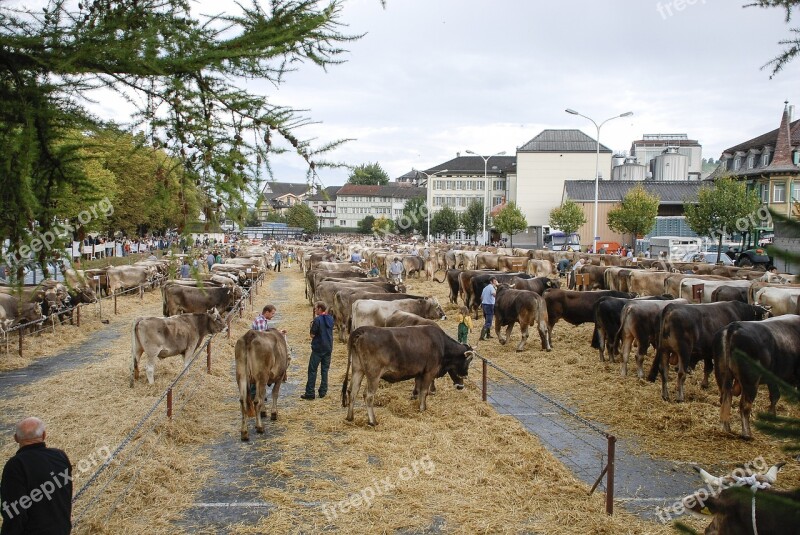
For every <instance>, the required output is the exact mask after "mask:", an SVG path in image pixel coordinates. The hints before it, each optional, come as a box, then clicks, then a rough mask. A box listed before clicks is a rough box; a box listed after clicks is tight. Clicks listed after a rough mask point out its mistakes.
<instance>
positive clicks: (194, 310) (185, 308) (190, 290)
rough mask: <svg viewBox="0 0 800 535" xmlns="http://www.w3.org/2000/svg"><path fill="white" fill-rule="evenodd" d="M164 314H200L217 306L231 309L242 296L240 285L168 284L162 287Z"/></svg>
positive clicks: (222, 308) (221, 308) (220, 308)
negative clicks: (195, 285)
mask: <svg viewBox="0 0 800 535" xmlns="http://www.w3.org/2000/svg"><path fill="white" fill-rule="evenodd" d="M161 297H162V305H163V310H162V312H163V314H164V316H175V315H176V314H186V313H191V314H198V313H201V312H205V311H206V310H211V309H212V308H216V309H218V310H229V309H231V308H232V307H233V306H234V305H235V304H236V302H237V301H238V300H239V299H240V298H241V297H242V289H241V288H239V287H238V286H232V287H226V286H206V287H205V288H195V287H192V286H184V285H182V284H168V285H166V286H164V287H162V288H161Z"/></svg>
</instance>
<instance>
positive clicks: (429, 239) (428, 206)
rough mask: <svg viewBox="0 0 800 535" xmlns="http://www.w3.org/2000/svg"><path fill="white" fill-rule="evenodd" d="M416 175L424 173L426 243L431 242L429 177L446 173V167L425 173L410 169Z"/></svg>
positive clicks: (430, 190)
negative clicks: (426, 222) (426, 221)
mask: <svg viewBox="0 0 800 535" xmlns="http://www.w3.org/2000/svg"><path fill="white" fill-rule="evenodd" d="M412 171H414V172H415V173H417V174H418V175H425V190H426V191H425V204H426V208H427V209H428V210H427V212H428V216H427V219H428V244H429V245H430V243H431V204H432V202H431V197H432V195H433V184H432V183H431V177H432V176H436V175H438V174H439V173H446V172H447V171H448V170H447V169H442V170H441V171H436V172H435V173H430V174H429V173H426V172H425V171H417V170H416V169H412Z"/></svg>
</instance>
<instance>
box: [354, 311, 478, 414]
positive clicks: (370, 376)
mask: <svg viewBox="0 0 800 535" xmlns="http://www.w3.org/2000/svg"><path fill="white" fill-rule="evenodd" d="M347 349H348V359H347V371H345V376H344V384H343V385H342V406H346V407H347V420H348V421H350V422H352V421H353V405H354V400H355V398H356V396H357V395H358V390H359V388H360V387H361V380H362V379H363V378H366V380H367V393H366V405H367V418H368V421H367V423H368V424H369V425H372V426H374V425H377V424H378V421H377V419H376V418H375V409H374V408H373V404H374V399H375V392H376V391H377V390H378V383H379V382H380V380H381V379H383V380H384V381H387V382H389V383H396V382H399V381H406V380H408V379H414V382H415V386H414V391H415V392H417V393H418V394H419V409H420V410H421V411H424V410H425V408H426V405H425V401H426V398H427V395H428V389H429V388H430V385H431V383H433V380H434V379H436V378H437V377H443V376H444V375H445V374H448V375H450V378H451V379H452V380H453V383H454V384H455V385H463V378H464V377H466V376H467V374H468V373H469V364H470V362H472V358H473V357H474V355H475V353H474V352H473V351H472V348H470V347H469V346H467V345H464V344H460V343H458V342H456V341H455V340H453V339H452V338H450V337H449V336H447V335H446V334H445V333H444V331H442V330H441V329H440V328H439V327H437V326H434V325H420V326H416V327H359V328H358V329H356V330H354V331H353V333H352V334H351V335H350V340H349V341H348V343H347ZM351 366H352V367H353V382H352V385H351V387H350V388H348V382H347V377H348V374H349V371H350V367H351ZM462 388H463V386H462Z"/></svg>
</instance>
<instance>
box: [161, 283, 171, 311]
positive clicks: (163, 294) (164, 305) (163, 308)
mask: <svg viewBox="0 0 800 535" xmlns="http://www.w3.org/2000/svg"><path fill="white" fill-rule="evenodd" d="M161 313H162V314H163V315H164V317H165V318H166V317H168V316H169V314H167V287H166V286H162V287H161Z"/></svg>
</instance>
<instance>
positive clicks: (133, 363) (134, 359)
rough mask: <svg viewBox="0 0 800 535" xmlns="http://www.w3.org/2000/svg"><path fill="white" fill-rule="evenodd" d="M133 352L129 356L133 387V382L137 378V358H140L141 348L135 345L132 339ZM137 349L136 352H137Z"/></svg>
mask: <svg viewBox="0 0 800 535" xmlns="http://www.w3.org/2000/svg"><path fill="white" fill-rule="evenodd" d="M133 344H134V352H133V356H132V357H131V388H133V383H134V382H136V380H137V379H139V359H140V358H142V353H143V351H142V349H141V348H137V347H136V341H135V340H134V342H133ZM137 350H138V354H137Z"/></svg>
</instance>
